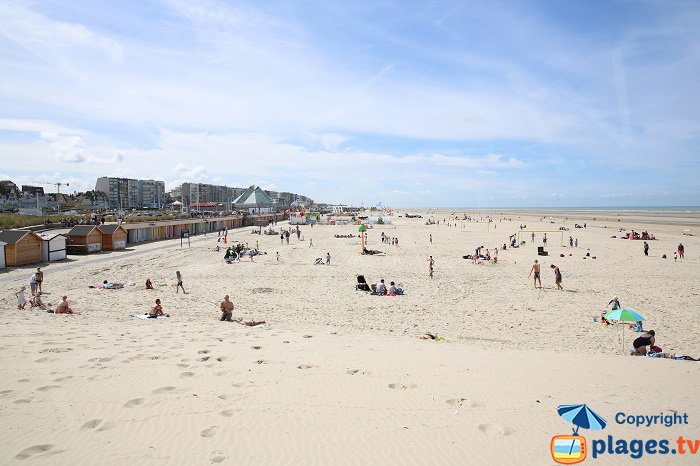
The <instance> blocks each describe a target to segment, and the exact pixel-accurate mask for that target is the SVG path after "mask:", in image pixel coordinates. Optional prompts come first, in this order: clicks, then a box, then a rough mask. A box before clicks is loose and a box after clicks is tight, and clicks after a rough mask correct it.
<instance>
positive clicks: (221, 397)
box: [218, 395, 231, 400]
mask: <svg viewBox="0 0 700 466" xmlns="http://www.w3.org/2000/svg"><path fill="white" fill-rule="evenodd" d="M218 398H219V399H220V400H230V399H231V395H219V396H218Z"/></svg>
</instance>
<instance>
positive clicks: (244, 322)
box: [233, 317, 265, 327]
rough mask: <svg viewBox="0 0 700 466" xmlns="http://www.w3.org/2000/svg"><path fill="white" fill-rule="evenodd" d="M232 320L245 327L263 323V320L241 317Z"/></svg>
mask: <svg viewBox="0 0 700 466" xmlns="http://www.w3.org/2000/svg"><path fill="white" fill-rule="evenodd" d="M233 322H236V323H237V324H241V325H245V326H246V327H255V326H256V325H262V324H264V323H265V321H264V320H259V321H255V320H243V318H242V317H237V318H235V319H233Z"/></svg>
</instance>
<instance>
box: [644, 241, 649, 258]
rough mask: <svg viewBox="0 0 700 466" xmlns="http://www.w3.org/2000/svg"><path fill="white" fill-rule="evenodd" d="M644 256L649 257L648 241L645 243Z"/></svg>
mask: <svg viewBox="0 0 700 466" xmlns="http://www.w3.org/2000/svg"><path fill="white" fill-rule="evenodd" d="M644 255H645V256H648V255H649V244H648V243H647V242H646V241H644Z"/></svg>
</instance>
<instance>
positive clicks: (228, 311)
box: [219, 295, 233, 322]
mask: <svg viewBox="0 0 700 466" xmlns="http://www.w3.org/2000/svg"><path fill="white" fill-rule="evenodd" d="M219 308H220V309H221V319H219V320H221V321H227V322H231V320H232V319H233V303H232V302H231V301H229V298H228V295H226V296H224V300H223V301H221V305H220V306H219Z"/></svg>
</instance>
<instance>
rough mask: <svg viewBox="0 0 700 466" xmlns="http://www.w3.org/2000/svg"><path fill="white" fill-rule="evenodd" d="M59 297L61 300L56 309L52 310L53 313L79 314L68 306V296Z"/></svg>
mask: <svg viewBox="0 0 700 466" xmlns="http://www.w3.org/2000/svg"><path fill="white" fill-rule="evenodd" d="M61 299H62V301H61V303H60V304H59V305H58V306H57V307H56V311H55V312H54V313H55V314H80V312H78V311H74V310H73V309H71V308H70V306H69V305H68V296H63V298H61Z"/></svg>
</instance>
